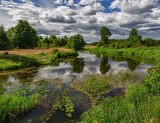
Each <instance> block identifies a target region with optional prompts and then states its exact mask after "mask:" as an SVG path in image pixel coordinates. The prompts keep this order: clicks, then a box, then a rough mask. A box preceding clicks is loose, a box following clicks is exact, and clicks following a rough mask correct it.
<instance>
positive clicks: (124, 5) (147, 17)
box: [0, 0, 160, 41]
mask: <svg viewBox="0 0 160 123" xmlns="http://www.w3.org/2000/svg"><path fill="white" fill-rule="evenodd" d="M51 1H52V2H51ZM99 1H101V0H81V1H80V2H79V3H76V2H74V1H73V0H65V1H64V0H56V1H53V0H45V1H44V0H30V1H29V0H23V3H21V2H20V3H15V2H12V1H8V0H2V2H1V3H2V4H1V5H0V15H1V19H0V24H3V25H5V27H7V28H8V27H11V26H13V25H15V24H16V23H17V21H18V20H19V19H26V20H28V21H29V22H30V24H31V25H32V26H33V27H34V28H35V29H36V30H37V31H38V34H41V35H51V34H55V35H57V36H59V37H62V36H64V35H68V36H71V35H73V34H76V33H81V34H82V35H83V36H84V37H85V39H86V40H87V41H99V39H100V36H99V29H100V27H101V26H108V27H109V28H110V30H111V32H112V33H113V36H112V38H126V37H127V36H128V33H129V31H130V29H131V28H137V29H138V30H139V32H140V33H141V34H142V35H143V36H144V37H147V36H151V37H155V38H158V36H159V31H158V30H159V25H160V7H159V5H158V4H155V3H157V0H143V1H142V0H141V1H140V0H114V2H113V3H112V4H111V6H110V8H111V9H113V8H119V9H120V12H116V11H115V12H111V13H105V12H103V11H102V10H104V9H105V7H104V6H103V5H102V4H101V3H100V2H99ZM102 1H103V0H102ZM138 1H139V3H138ZM64 4H66V6H64ZM82 5H83V6H82Z"/></svg>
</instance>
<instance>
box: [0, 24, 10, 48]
mask: <svg viewBox="0 0 160 123" xmlns="http://www.w3.org/2000/svg"><path fill="white" fill-rule="evenodd" d="M8 44H9V42H8V38H7V35H6V32H5V30H4V27H3V26H0V49H1V50H5V49H8Z"/></svg>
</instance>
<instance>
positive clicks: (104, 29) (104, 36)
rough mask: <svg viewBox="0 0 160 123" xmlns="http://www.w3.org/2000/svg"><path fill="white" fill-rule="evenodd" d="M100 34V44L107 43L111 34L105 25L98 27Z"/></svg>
mask: <svg viewBox="0 0 160 123" xmlns="http://www.w3.org/2000/svg"><path fill="white" fill-rule="evenodd" d="M100 34H101V40H100V45H104V44H107V43H108V42H109V37H110V36H111V35H112V33H111V32H110V30H109V29H108V28H107V27H106V26H104V27H102V28H101V29H100Z"/></svg>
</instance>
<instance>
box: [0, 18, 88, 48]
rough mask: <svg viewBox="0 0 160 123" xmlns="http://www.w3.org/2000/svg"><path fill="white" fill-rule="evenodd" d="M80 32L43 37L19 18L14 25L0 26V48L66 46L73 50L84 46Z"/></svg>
mask: <svg viewBox="0 0 160 123" xmlns="http://www.w3.org/2000/svg"><path fill="white" fill-rule="evenodd" d="M85 44H86V43H85V41H84V38H83V36H82V35H81V34H76V35H73V36H71V37H69V38H68V37H67V36H64V37H63V38H58V37H56V36H55V35H51V36H50V37H45V38H43V37H42V36H38V35H37V32H36V30H35V29H34V28H33V27H32V26H30V24H29V22H28V21H26V20H19V21H18V23H17V25H16V26H15V27H12V28H10V29H9V30H7V31H5V30H4V27H3V26H0V50H6V49H30V48H36V47H38V48H52V47H62V46H65V47H68V48H71V49H74V50H81V49H83V47H84V46H85Z"/></svg>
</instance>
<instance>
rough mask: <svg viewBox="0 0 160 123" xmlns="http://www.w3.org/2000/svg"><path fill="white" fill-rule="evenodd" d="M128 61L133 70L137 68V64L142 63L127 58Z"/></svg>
mask: <svg viewBox="0 0 160 123" xmlns="http://www.w3.org/2000/svg"><path fill="white" fill-rule="evenodd" d="M127 62H128V67H129V69H130V70H131V71H134V70H135V69H136V68H137V66H139V65H140V62H139V61H136V60H133V59H127Z"/></svg>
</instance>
